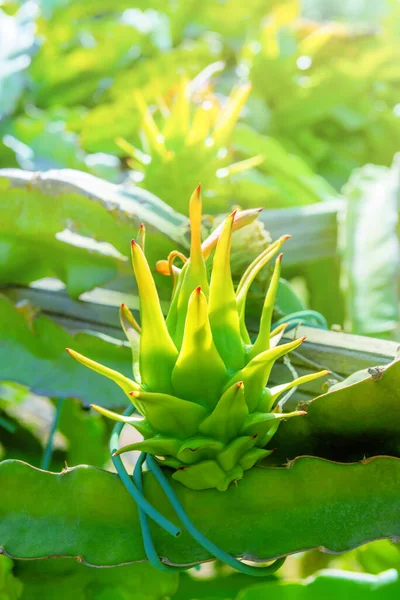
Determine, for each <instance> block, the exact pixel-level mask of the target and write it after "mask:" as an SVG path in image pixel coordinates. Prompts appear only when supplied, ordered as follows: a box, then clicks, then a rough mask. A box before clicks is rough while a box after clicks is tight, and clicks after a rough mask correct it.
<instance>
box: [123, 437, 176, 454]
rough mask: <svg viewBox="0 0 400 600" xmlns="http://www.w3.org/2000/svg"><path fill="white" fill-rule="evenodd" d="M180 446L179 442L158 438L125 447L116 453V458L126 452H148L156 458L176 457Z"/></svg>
mask: <svg viewBox="0 0 400 600" xmlns="http://www.w3.org/2000/svg"><path fill="white" fill-rule="evenodd" d="M179 446H180V442H179V440H175V439H173V438H165V437H162V436H156V437H154V438H151V439H148V440H143V442H136V443H134V444H128V446H123V447H122V448H119V450H117V451H116V452H114V456H118V455H120V454H124V453H125V452H148V453H149V454H155V455H156V456H171V455H172V456H175V455H176V454H177V453H178V450H179Z"/></svg>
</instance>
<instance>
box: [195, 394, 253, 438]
mask: <svg viewBox="0 0 400 600" xmlns="http://www.w3.org/2000/svg"><path fill="white" fill-rule="evenodd" d="M248 414H249V409H248V408H247V404H246V400H245V399H244V386H243V383H242V382H239V383H234V384H233V385H231V386H230V387H229V388H228V389H227V390H226V392H225V393H224V394H222V396H221V399H220V400H219V402H218V404H217V406H216V407H215V408H214V410H213V412H212V413H211V415H210V416H209V417H207V418H206V419H205V420H204V421H203V422H202V423H201V425H200V427H199V431H200V432H201V433H204V435H212V434H214V435H216V436H217V437H218V439H221V440H223V441H224V442H228V441H229V440H231V439H233V438H234V437H235V436H237V435H238V433H239V432H240V430H241V428H242V426H243V422H244V419H245V418H246V417H247V415H248Z"/></svg>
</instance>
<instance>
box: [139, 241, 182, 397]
mask: <svg viewBox="0 0 400 600" xmlns="http://www.w3.org/2000/svg"><path fill="white" fill-rule="evenodd" d="M132 263H133V269H134V271H135V275H136V280H137V283H138V288H139V295H140V314H141V321H142V331H141V338H140V373H141V377H142V381H143V383H144V384H145V385H146V386H147V387H148V388H150V389H156V390H159V391H160V392H166V393H168V392H171V391H172V387H171V375H172V370H173V368H174V364H175V361H176V358H177V356H178V351H177V349H176V347H175V345H174V343H173V341H172V339H171V337H170V335H169V332H168V329H167V326H166V323H165V319H164V316H163V314H162V311H161V305H160V300H159V298H158V294H157V289H156V285H155V283H154V279H153V276H152V274H151V271H150V267H149V265H148V263H147V260H146V258H145V256H144V254H143V251H142V249H141V248H140V246H138V244H136V242H133V241H132Z"/></svg>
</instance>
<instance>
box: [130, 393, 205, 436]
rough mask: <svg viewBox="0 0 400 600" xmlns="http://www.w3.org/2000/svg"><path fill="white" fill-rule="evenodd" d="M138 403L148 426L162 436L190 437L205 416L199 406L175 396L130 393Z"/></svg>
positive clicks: (203, 410)
mask: <svg viewBox="0 0 400 600" xmlns="http://www.w3.org/2000/svg"><path fill="white" fill-rule="evenodd" d="M131 396H132V397H133V398H135V399H136V401H139V403H140V405H141V406H142V411H143V414H144V415H145V416H146V419H147V420H148V422H149V424H150V426H151V427H152V428H153V429H154V430H155V431H159V432H160V433H163V434H170V435H176V437H178V438H180V439H184V438H186V437H191V436H192V435H194V434H195V433H196V431H197V429H198V427H199V424H200V423H201V421H202V420H203V419H204V418H205V416H206V414H207V413H206V410H205V409H204V408H203V407H202V406H200V405H199V404H195V403H194V402H188V400H181V399H180V398H176V396H170V395H168V394H158V393H152V392H144V391H140V392H131Z"/></svg>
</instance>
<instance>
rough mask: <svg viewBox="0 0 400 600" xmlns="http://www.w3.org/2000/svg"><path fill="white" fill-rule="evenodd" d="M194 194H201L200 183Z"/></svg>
mask: <svg viewBox="0 0 400 600" xmlns="http://www.w3.org/2000/svg"><path fill="white" fill-rule="evenodd" d="M196 192H197V193H198V194H200V192H201V184H200V183H199V185H198V186H197V188H196Z"/></svg>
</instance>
